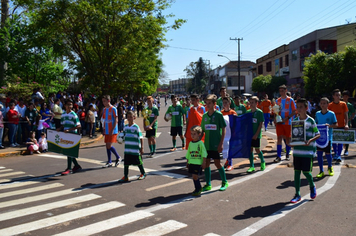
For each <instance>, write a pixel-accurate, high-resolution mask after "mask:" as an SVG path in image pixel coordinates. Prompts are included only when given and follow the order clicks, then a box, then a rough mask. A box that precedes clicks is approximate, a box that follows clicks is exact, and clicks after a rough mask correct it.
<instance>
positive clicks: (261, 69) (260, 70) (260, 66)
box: [258, 65, 263, 75]
mask: <svg viewBox="0 0 356 236" xmlns="http://www.w3.org/2000/svg"><path fill="white" fill-rule="evenodd" d="M258 74H259V75H262V74H263V65H259V66H258Z"/></svg>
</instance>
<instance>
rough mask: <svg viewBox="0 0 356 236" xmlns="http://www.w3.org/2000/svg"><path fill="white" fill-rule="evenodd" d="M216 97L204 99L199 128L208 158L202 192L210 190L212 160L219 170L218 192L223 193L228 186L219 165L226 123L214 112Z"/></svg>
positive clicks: (220, 115)
mask: <svg viewBox="0 0 356 236" xmlns="http://www.w3.org/2000/svg"><path fill="white" fill-rule="evenodd" d="M215 105H216V95H215V94H209V95H208V96H207V97H206V108H207V112H206V113H205V114H204V115H203V118H202V121H201V128H202V129H203V132H205V140H204V144H205V148H206V150H207V153H208V157H207V158H206V160H205V169H204V173H205V181H206V185H205V186H204V187H203V191H208V190H211V171H210V160H211V159H213V160H214V164H215V166H216V168H217V169H218V170H219V174H220V177H221V180H222V184H221V188H220V191H225V190H226V188H227V187H228V186H229V184H228V182H227V180H226V174H225V169H224V167H223V166H222V165H221V163H220V153H221V152H222V150H223V144H224V138H225V132H226V123H225V119H224V117H223V115H222V114H221V112H220V111H217V110H215Z"/></svg>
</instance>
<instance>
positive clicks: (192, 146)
mask: <svg viewBox="0 0 356 236" xmlns="http://www.w3.org/2000/svg"><path fill="white" fill-rule="evenodd" d="M207 156H208V153H207V152H206V149H205V146H204V143H203V141H201V140H200V141H197V142H194V141H192V142H190V143H189V147H188V150H187V154H186V155H185V157H186V158H187V160H188V164H194V165H201V164H203V158H206V157H207Z"/></svg>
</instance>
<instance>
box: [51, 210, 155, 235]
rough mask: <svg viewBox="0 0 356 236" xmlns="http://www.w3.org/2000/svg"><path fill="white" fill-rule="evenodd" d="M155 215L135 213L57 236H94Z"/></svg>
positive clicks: (145, 212)
mask: <svg viewBox="0 0 356 236" xmlns="http://www.w3.org/2000/svg"><path fill="white" fill-rule="evenodd" d="M153 215H154V214H152V213H149V212H147V211H134V212H131V213H128V214H125V215H121V216H117V217H114V218H110V219H108V220H103V221H100V222H97V223H94V224H91V225H86V226H83V227H80V228H76V229H73V230H70V231H67V232H62V233H60V234H56V236H67V235H70V236H76V235H78V236H81V235H93V234H97V233H100V232H103V231H106V230H109V229H114V228H116V227H120V226H123V225H126V224H129V223H132V222H135V221H138V220H141V219H144V218H147V217H150V216H153Z"/></svg>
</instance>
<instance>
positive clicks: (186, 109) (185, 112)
mask: <svg viewBox="0 0 356 236" xmlns="http://www.w3.org/2000/svg"><path fill="white" fill-rule="evenodd" d="M192 106H193V105H191V106H189V107H188V106H186V107H184V108H183V110H184V115H185V118H187V113H188V111H189V109H190V108H191V107H192Z"/></svg>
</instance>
